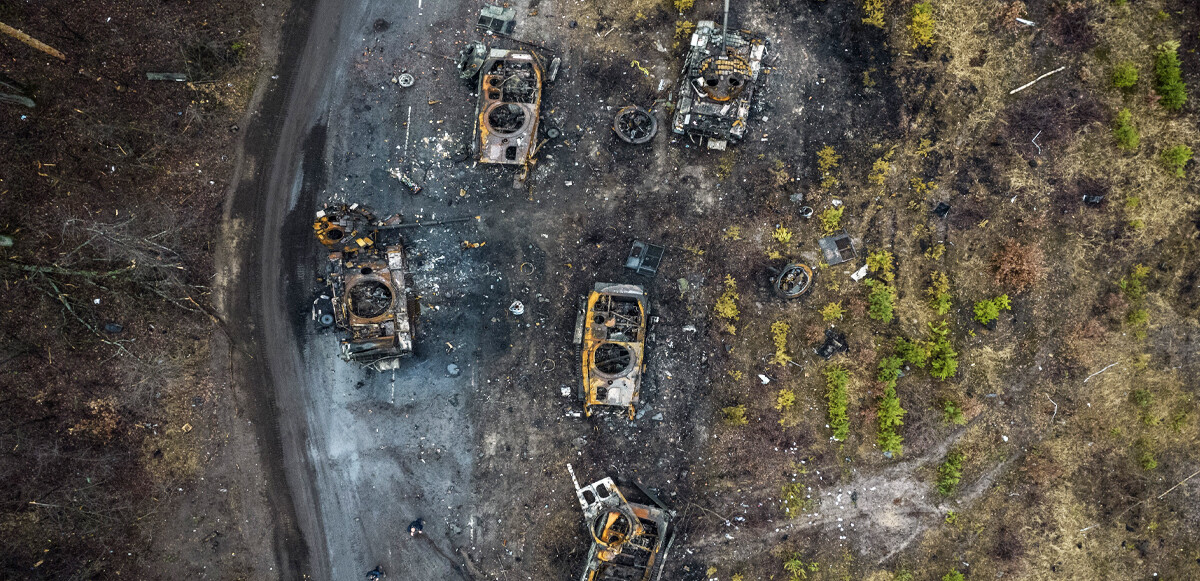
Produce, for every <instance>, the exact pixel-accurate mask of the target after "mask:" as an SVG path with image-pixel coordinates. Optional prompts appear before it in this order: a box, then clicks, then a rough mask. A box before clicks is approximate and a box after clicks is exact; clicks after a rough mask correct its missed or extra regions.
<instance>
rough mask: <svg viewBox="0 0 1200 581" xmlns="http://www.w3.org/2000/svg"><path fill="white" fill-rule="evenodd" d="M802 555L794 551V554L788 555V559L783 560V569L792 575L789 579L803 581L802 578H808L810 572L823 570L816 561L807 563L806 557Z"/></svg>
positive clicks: (789, 580) (790, 580)
mask: <svg viewBox="0 0 1200 581" xmlns="http://www.w3.org/2000/svg"><path fill="white" fill-rule="evenodd" d="M801 557H802V555H801V554H800V553H792V556H790V557H788V558H787V560H785V561H784V562H783V570H784V571H786V572H787V574H788V575H790V577H788V581H801V580H802V579H808V574H809V573H816V572H818V571H820V570H821V567H820V566H819V565H817V562H816V561H811V562H809V563H805V562H804V559H802V558H801Z"/></svg>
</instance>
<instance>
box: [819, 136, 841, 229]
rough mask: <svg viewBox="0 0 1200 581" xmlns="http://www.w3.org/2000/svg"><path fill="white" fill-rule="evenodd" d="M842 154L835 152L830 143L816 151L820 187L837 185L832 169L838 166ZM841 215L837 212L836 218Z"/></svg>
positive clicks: (829, 187) (825, 187) (827, 187)
mask: <svg viewBox="0 0 1200 581" xmlns="http://www.w3.org/2000/svg"><path fill="white" fill-rule="evenodd" d="M841 159H842V156H840V155H838V154H837V150H835V149H834V148H833V146H832V145H826V146H825V147H822V148H821V150H820V151H818V152H817V173H818V174H819V175H820V176H821V187H822V188H823V189H826V190H828V189H831V188H834V187H836V186H837V185H838V179H837V176H836V175H834V170H836V169H837V167H838V162H839V161H841ZM841 217H842V215H841V214H838V218H841Z"/></svg>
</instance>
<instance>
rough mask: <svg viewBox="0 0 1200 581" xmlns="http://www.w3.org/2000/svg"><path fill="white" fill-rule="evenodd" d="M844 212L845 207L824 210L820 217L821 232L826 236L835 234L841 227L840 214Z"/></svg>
mask: <svg viewBox="0 0 1200 581" xmlns="http://www.w3.org/2000/svg"><path fill="white" fill-rule="evenodd" d="M845 211H846V207H845V206H838V207H836V208H825V211H823V212H821V216H820V219H821V230H823V231H824V232H825V233H826V234H833V233H834V232H837V231H838V229H840V228H841V227H842V213H843V212H845Z"/></svg>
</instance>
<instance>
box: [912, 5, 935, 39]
mask: <svg viewBox="0 0 1200 581" xmlns="http://www.w3.org/2000/svg"><path fill="white" fill-rule="evenodd" d="M909 17H910V23H909V25H908V34H909V37H910V39H911V40H912V47H913V48H921V47H926V48H928V47H931V46H933V29H934V20H933V5H932V4H930V3H929V2H921V3H919V4H913V7H912V11H910V12H909Z"/></svg>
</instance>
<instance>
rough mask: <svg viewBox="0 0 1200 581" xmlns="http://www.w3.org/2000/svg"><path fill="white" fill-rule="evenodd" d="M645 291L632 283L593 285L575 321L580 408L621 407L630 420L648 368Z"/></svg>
mask: <svg viewBox="0 0 1200 581" xmlns="http://www.w3.org/2000/svg"><path fill="white" fill-rule="evenodd" d="M646 305H647V303H646V293H645V291H644V290H643V289H642V287H640V286H638V285H632V284H616V283H609V282H602V283H596V286H595V288H594V290H593V291H592V293H591V294H590V295H589V296H588V298H587V301H586V302H585V303H584V306H583V308H582V309H580V313H579V317H578V319H577V320H576V321H575V343H576V344H577V345H580V346H581V350H582V370H583V381H582V384H581V385H580V393H579V395H580V399H582V400H583V411H584V413H585V414H587V415H588V416H591V415H592V406H597V405H600V406H614V407H624V408H627V409H628V410H629V419H631V420H632V419H633V417H634V413H635V412H636V410H635V406H636V405H637V404H638V403H639V401H640V400H641V393H642V375H643V373H644V372H645V371H646V361H645V353H646V310H647V309H646Z"/></svg>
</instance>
